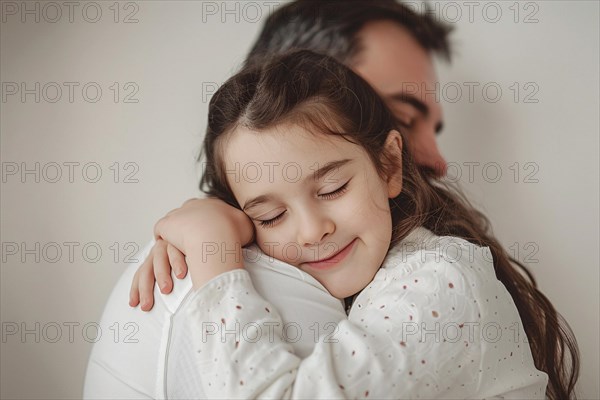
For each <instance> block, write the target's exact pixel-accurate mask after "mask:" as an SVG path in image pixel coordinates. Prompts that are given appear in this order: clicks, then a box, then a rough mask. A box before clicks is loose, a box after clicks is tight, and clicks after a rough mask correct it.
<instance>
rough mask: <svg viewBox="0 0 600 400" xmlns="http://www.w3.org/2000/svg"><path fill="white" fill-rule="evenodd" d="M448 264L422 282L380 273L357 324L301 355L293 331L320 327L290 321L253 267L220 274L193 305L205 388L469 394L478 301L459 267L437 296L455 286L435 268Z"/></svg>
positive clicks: (248, 392)
mask: <svg viewBox="0 0 600 400" xmlns="http://www.w3.org/2000/svg"><path fill="white" fill-rule="evenodd" d="M189 266H190V271H193V269H192V268H193V267H192V264H191V263H190V264H189ZM445 267H447V268H450V267H448V266H444V265H441V264H439V263H434V264H432V265H429V266H425V267H423V268H421V269H420V270H419V277H418V278H415V279H418V281H419V284H418V285H415V284H414V282H412V279H413V278H414V276H413V275H411V276H409V277H408V278H406V277H405V279H399V278H398V277H399V275H398V273H397V272H398V271H393V272H394V273H390V272H389V271H388V270H383V269H382V270H380V271H379V273H378V274H377V276H376V277H375V279H374V281H373V282H372V283H371V285H370V286H369V287H368V288H366V289H365V290H364V291H363V292H362V293H361V295H360V296H359V297H358V298H357V300H356V305H355V306H354V308H353V310H352V312H351V314H350V317H349V318H350V321H341V322H340V323H339V324H335V325H334V324H332V327H331V328H330V329H329V330H327V331H328V332H331V333H332V334H331V335H329V336H326V337H321V338H315V340H317V341H318V343H317V344H316V346H315V350H314V352H313V353H312V354H311V355H310V356H309V357H307V358H305V359H300V358H299V357H297V356H296V355H295V354H293V350H292V347H291V346H290V345H289V344H287V343H286V341H285V340H284V338H286V337H287V338H289V337H294V336H295V335H298V334H300V335H313V334H314V332H313V331H312V330H311V331H309V332H306V331H301V332H297V330H295V328H294V327H293V326H290V325H289V324H288V325H287V326H286V325H283V324H282V321H281V318H280V317H279V315H278V313H277V311H276V310H275V308H274V307H273V306H272V305H271V304H269V303H268V302H266V301H265V300H263V299H262V298H261V297H260V296H259V295H258V294H257V293H256V292H255V290H254V287H253V286H252V283H251V281H250V278H249V275H248V273H247V272H246V271H244V270H233V271H230V272H227V273H225V274H222V275H220V276H218V277H216V278H215V279H213V280H211V281H210V282H208V283H207V284H206V285H205V286H203V287H202V288H200V289H199V290H197V291H195V292H194V293H193V296H194V297H193V298H192V301H191V304H192V307H191V308H190V309H189V310H188V311H189V315H190V318H191V319H192V320H193V324H194V327H195V329H194V331H195V332H194V340H195V344H196V356H197V357H198V361H199V362H198V364H197V365H199V368H200V370H199V373H200V374H201V380H202V382H203V389H204V391H205V393H206V395H207V396H208V398H263V397H265V398H287V399H295V398H368V397H371V398H400V397H412V398H415V397H421V398H440V397H454V398H463V397H468V396H469V395H472V394H474V393H476V391H477V385H478V377H479V373H478V372H479V369H480V368H481V365H480V360H481V347H480V340H479V338H480V335H479V326H478V320H479V308H478V306H477V304H476V303H474V301H473V298H472V296H471V295H470V290H469V285H468V284H467V283H466V282H465V280H464V279H463V278H462V276H461V274H459V273H455V275H456V276H455V278H454V279H453V280H454V282H453V287H454V290H445V291H444V290H442V291H440V292H439V295H438V296H437V297H433V296H430V294H431V290H432V288H440V287H441V288H442V289H443V288H444V287H445V288H448V282H446V281H445V279H444V278H442V277H443V276H444V275H443V274H438V273H434V272H433V269H437V270H439V269H440V268H442V269H443V268H445ZM453 271H454V269H453ZM192 273H193V272H192ZM409 280H410V282H411V283H412V285H410V284H409ZM406 285H409V286H412V287H413V288H411V289H404V288H403V287H404V286H406ZM436 323H437V324H438V330H437V333H436V330H435V329H436V328H435V327H436ZM440 326H446V329H447V331H443V330H440ZM453 328H455V329H457V330H458V331H459V333H460V335H461V340H458V341H454V342H450V337H448V338H447V340H444V339H445V337H444V335H446V336H448V335H452V336H453V337H452V339H453V340H454V339H455V336H456V332H455V331H453V330H452V329H453ZM426 332H429V334H426ZM288 341H289V340H288Z"/></svg>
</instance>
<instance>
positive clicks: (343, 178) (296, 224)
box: [223, 124, 402, 299]
mask: <svg viewBox="0 0 600 400" xmlns="http://www.w3.org/2000/svg"><path fill="white" fill-rule="evenodd" d="M386 148H387V149H389V150H390V151H391V154H392V155H394V156H395V157H397V160H398V165H401V164H400V157H401V149H402V141H401V138H400V134H399V133H398V132H396V131H391V132H390V134H389V135H388V139H387V142H386ZM223 150H224V153H223V154H224V155H225V156H224V162H225V168H226V176H227V181H228V183H229V185H230V187H231V189H232V191H233V194H234V196H235V198H236V200H237V201H238V203H239V204H240V206H241V207H242V209H243V210H244V212H245V213H246V214H247V215H248V217H250V219H251V220H252V221H253V223H254V226H255V229H256V243H257V244H258V246H259V247H260V248H261V250H262V251H263V252H264V253H266V254H267V255H269V256H271V257H274V258H277V259H279V260H282V261H284V262H287V263H289V264H291V265H294V266H296V267H298V268H300V269H301V270H302V271H305V272H306V273H308V274H310V275H312V276H313V277H314V278H315V279H317V280H318V281H319V282H320V283H321V284H322V285H323V286H324V287H325V288H326V289H327V290H328V291H329V292H330V293H331V294H332V295H333V296H335V297H337V298H340V299H341V298H344V297H348V296H351V295H353V294H355V293H357V292H359V291H360V290H362V289H363V288H364V287H365V286H367V284H368V283H369V282H370V281H371V280H372V279H373V277H374V275H375V273H376V272H377V270H378V269H379V267H380V266H381V263H382V262H383V259H384V258H385V255H386V254H387V250H388V247H389V244H390V240H391V235H392V220H391V214H390V208H389V203H388V198H392V197H396V196H397V195H398V194H399V193H400V190H401V187H402V178H401V177H402V172H401V170H400V168H398V170H397V171H395V172H394V175H393V176H390V177H389V178H385V179H383V178H381V177H380V176H379V175H378V174H377V172H376V170H375V167H374V165H373V163H372V162H371V160H370V159H369V156H368V155H367V153H366V152H365V151H364V150H363V149H362V148H361V147H360V146H358V145H355V144H352V143H350V142H348V141H346V140H344V139H343V138H341V137H338V136H333V135H325V134H311V133H310V132H308V131H306V130H305V129H303V128H302V127H300V126H298V125H291V124H286V125H280V126H278V127H275V128H273V129H268V130H265V131H261V132H255V131H250V130H248V129H246V128H241V127H240V128H238V129H236V130H235V131H234V132H233V133H232V134H231V135H229V137H228V138H227V139H226V140H225V141H224V148H223ZM319 261H320V262H319Z"/></svg>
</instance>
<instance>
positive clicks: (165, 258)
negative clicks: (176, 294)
mask: <svg viewBox="0 0 600 400" xmlns="http://www.w3.org/2000/svg"><path fill="white" fill-rule="evenodd" d="M167 244H168V243H167V242H165V241H164V240H162V239H160V240H157V241H156V245H155V246H154V277H155V278H156V284H157V285H158V287H159V288H160V292H161V293H171V290H173V280H172V279H171V265H170V264H169V255H168V254H167Z"/></svg>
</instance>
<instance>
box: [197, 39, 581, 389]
mask: <svg viewBox="0 0 600 400" xmlns="http://www.w3.org/2000/svg"><path fill="white" fill-rule="evenodd" d="M284 122H292V123H299V124H303V125H304V126H306V127H307V128H309V130H312V131H313V132H326V133H327V134H333V135H340V136H341V137H342V138H344V139H345V140H348V141H350V142H352V143H355V144H357V145H359V146H361V147H362V148H363V149H364V150H365V151H366V152H367V153H368V154H369V157H370V159H371V160H372V162H373V164H374V165H375V168H376V169H377V171H378V173H379V174H380V175H381V176H382V177H383V176H386V175H387V174H388V172H389V171H390V169H391V168H397V167H398V166H397V164H396V163H395V161H396V160H394V159H392V158H391V157H390V156H388V155H387V154H386V153H385V152H384V151H383V149H384V143H385V140H386V138H387V135H388V133H389V132H390V130H392V129H396V130H398V131H400V132H401V129H399V124H398V123H397V121H396V120H395V118H394V117H393V115H392V114H391V112H390V111H389V110H388V108H387V107H386V105H385V104H384V102H383V100H381V98H380V97H379V96H378V95H377V94H376V93H375V91H374V90H373V89H372V88H371V87H370V86H369V84H368V83H366V81H364V80H363V79H362V78H360V77H359V76H358V75H356V74H355V73H354V72H352V71H351V70H350V69H349V68H347V67H345V66H344V65H342V64H340V63H338V62H337V61H335V59H333V58H330V57H328V56H323V55H318V54H316V53H313V52H311V51H308V50H299V51H294V52H291V53H288V54H283V55H281V56H278V57H276V58H274V59H272V60H271V61H269V62H268V63H266V64H264V65H263V66H255V67H247V68H245V69H243V70H242V71H241V72H239V73H238V74H236V75H235V76H233V77H232V78H230V79H229V80H228V81H227V82H225V83H224V84H223V85H222V86H221V88H220V89H219V90H218V91H217V92H216V93H215V95H214V96H213V97H212V99H211V102H210V105H209V116H208V128H207V131H206V136H205V138H204V144H203V148H202V152H201V153H200V156H199V161H200V160H201V159H202V156H203V155H204V156H205V157H206V165H205V169H204V173H203V176H202V178H201V181H200V189H201V190H202V191H203V192H205V193H206V194H207V195H209V196H211V197H217V198H219V199H221V200H223V201H225V202H227V203H228V204H230V205H232V206H234V207H236V208H238V209H241V207H240V205H239V204H238V202H237V201H236V199H235V197H234V196H233V193H232V191H231V189H230V187H229V184H228V182H227V177H226V171H224V168H223V157H222V148H223V146H222V139H223V138H225V137H226V136H227V134H229V133H231V132H232V131H234V130H235V129H236V127H238V126H244V127H246V128H248V129H252V130H255V131H261V130H264V129H267V128H269V127H273V126H277V125H280V124H282V123H284ZM310 128H312V129H310ZM407 147H408V146H403V150H402V177H403V186H402V192H401V193H400V195H398V196H397V197H396V198H394V199H390V209H391V214H392V224H393V234H392V241H391V243H390V247H392V246H394V245H396V244H398V243H399V242H400V241H401V240H402V239H403V238H404V237H406V235H407V234H408V233H409V232H410V231H412V230H413V229H414V228H415V227H418V226H423V227H425V228H427V229H429V230H430V231H432V232H433V233H435V234H436V235H439V236H457V237H460V238H463V239H465V240H467V241H469V242H471V243H474V244H477V245H479V246H483V247H485V246H487V247H489V249H490V251H491V253H492V256H493V260H494V268H495V271H496V276H497V278H498V279H499V280H500V281H501V282H502V283H503V284H504V286H505V287H506V289H507V290H508V292H509V293H510V294H511V296H512V298H513V300H514V302H515V305H516V307H517V309H518V311H519V314H520V317H521V320H522V322H523V324H524V327H523V328H524V330H525V333H526V334H527V338H528V341H529V345H530V347H531V352H532V355H533V358H534V361H535V366H536V368H538V369H539V370H541V371H544V372H546V373H547V374H548V378H549V383H548V387H547V391H546V395H547V397H549V398H550V399H566V398H575V397H576V396H575V383H576V382H577V379H578V375H579V351H578V347H577V342H576V339H575V336H574V335H573V332H572V331H571V329H570V327H569V325H568V324H567V322H566V321H565V320H564V319H563V318H562V316H561V315H560V314H559V313H558V312H557V311H556V309H555V308H554V306H553V305H552V303H551V302H550V301H549V300H548V298H547V297H546V296H545V295H544V294H543V293H542V292H540V291H539V289H538V288H537V283H536V281H535V279H534V277H533V275H532V274H531V273H530V272H529V271H528V270H527V268H526V267H525V266H524V265H523V264H521V263H519V262H518V261H516V260H514V259H512V258H511V257H509V255H508V254H507V252H506V251H505V250H504V249H503V248H502V246H501V245H500V243H498V241H497V240H496V239H495V238H494V237H493V236H492V234H491V233H490V231H491V229H490V224H489V221H488V220H487V218H486V217H485V216H484V215H483V214H482V213H480V212H479V211H477V210H475V209H474V208H473V207H472V206H471V204H470V203H469V202H468V201H467V199H466V198H465V197H464V196H463V195H462V194H461V192H460V190H458V189H456V188H454V187H452V186H450V185H448V184H444V183H441V182H439V181H437V180H436V179H435V178H434V177H433V176H431V175H430V174H429V173H428V172H427V171H425V170H422V169H420V168H418V167H417V166H416V165H415V163H414V162H413V160H412V157H411V155H410V153H409V152H408V150H407Z"/></svg>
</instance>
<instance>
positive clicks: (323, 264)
mask: <svg viewBox="0 0 600 400" xmlns="http://www.w3.org/2000/svg"><path fill="white" fill-rule="evenodd" d="M357 239H358V238H355V239H354V240H352V241H351V242H350V243H349V244H348V245H347V246H346V247H344V248H343V249H342V250H340V251H339V252H337V253H335V254H334V255H332V256H330V257H328V258H324V259H322V260H319V261H314V262H307V263H306V264H307V265H308V266H309V267H310V268H312V269H321V270H322V269H327V268H331V267H334V266H335V265H337V264H339V263H340V262H341V261H342V260H344V259H345V258H346V256H348V254H350V252H351V251H352V249H353V248H354V245H355V244H356V240H357Z"/></svg>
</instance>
